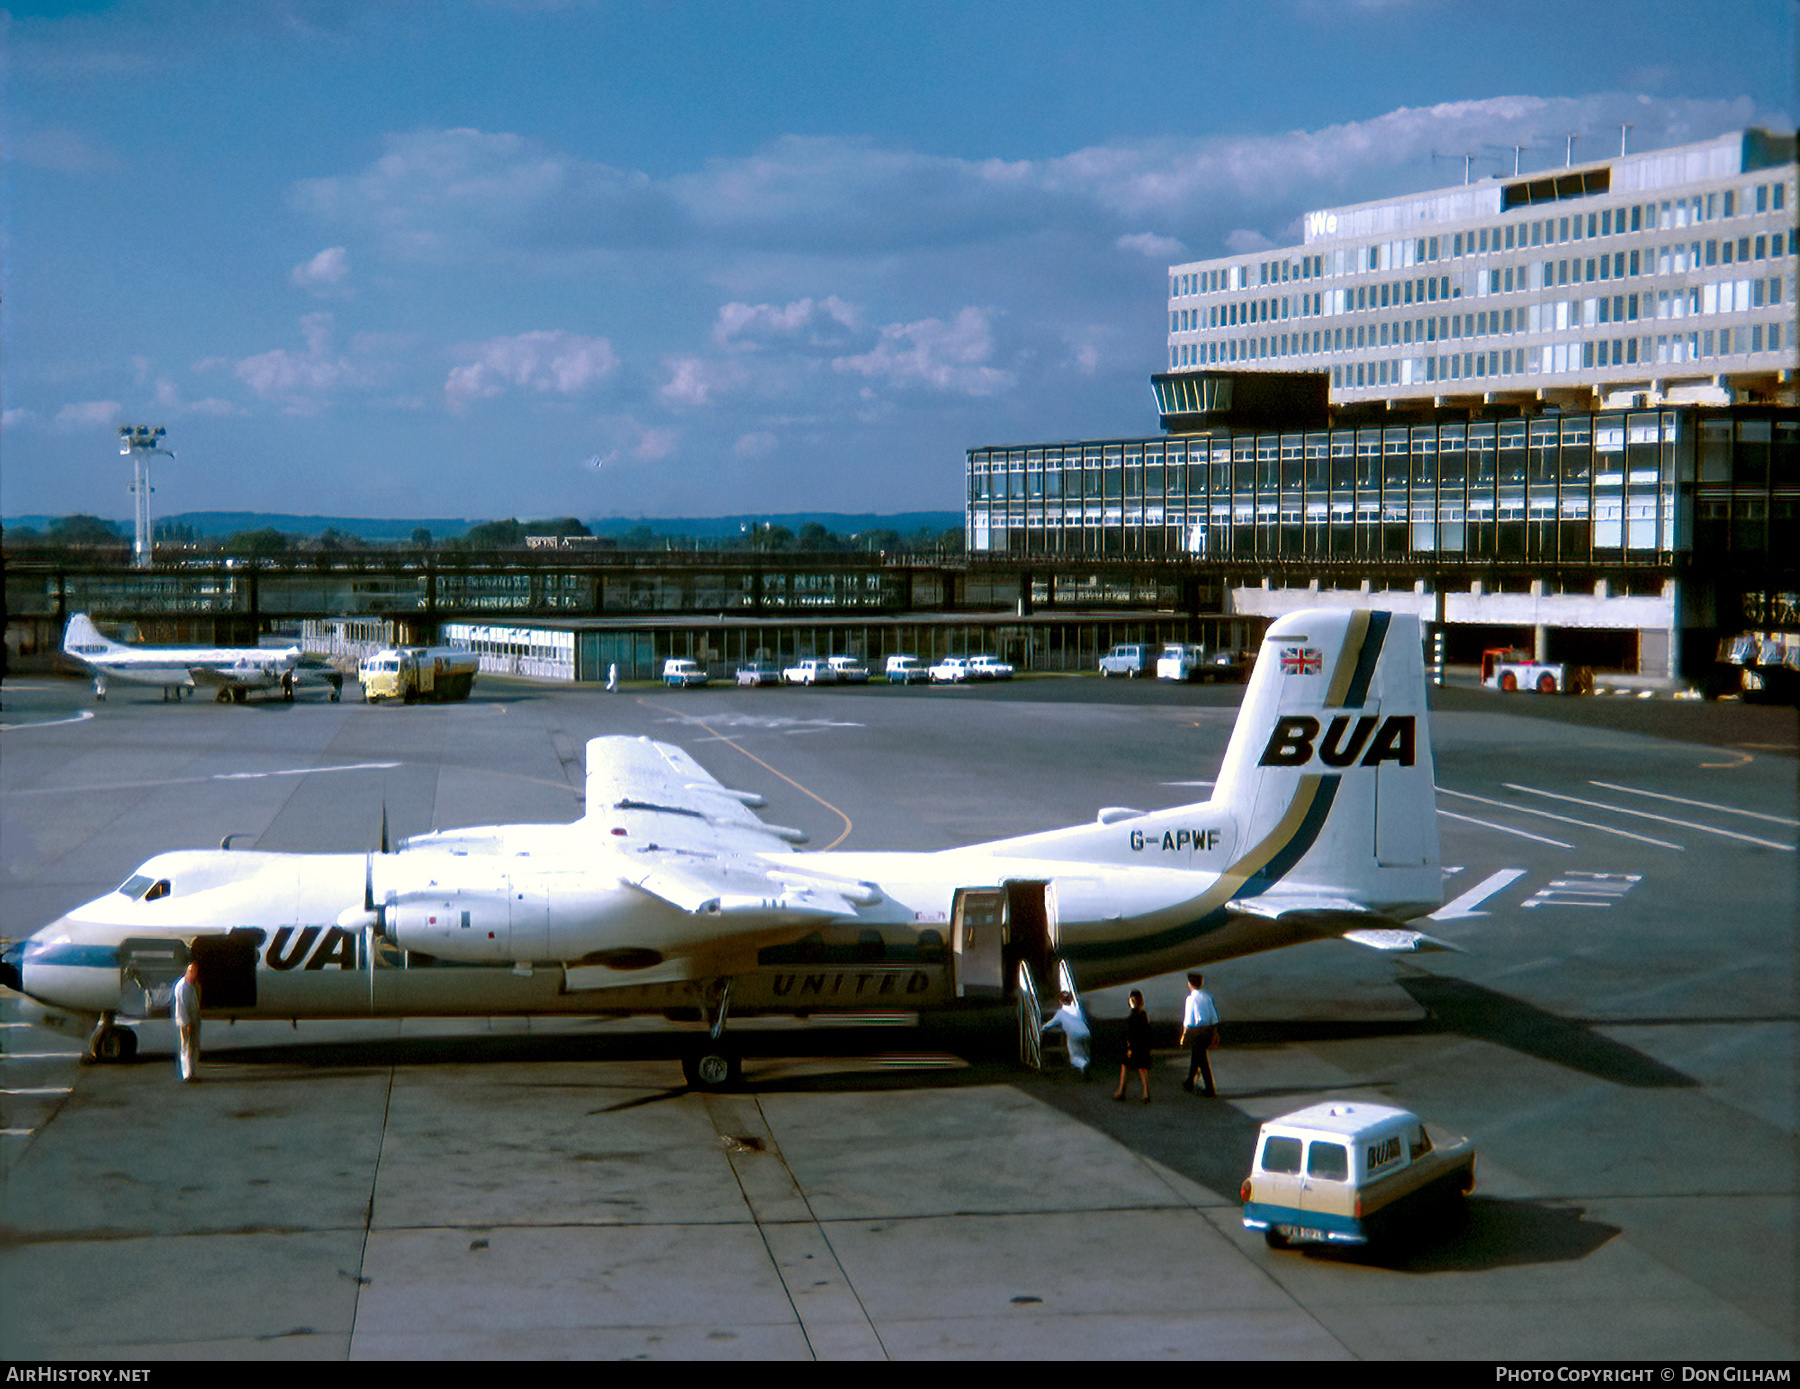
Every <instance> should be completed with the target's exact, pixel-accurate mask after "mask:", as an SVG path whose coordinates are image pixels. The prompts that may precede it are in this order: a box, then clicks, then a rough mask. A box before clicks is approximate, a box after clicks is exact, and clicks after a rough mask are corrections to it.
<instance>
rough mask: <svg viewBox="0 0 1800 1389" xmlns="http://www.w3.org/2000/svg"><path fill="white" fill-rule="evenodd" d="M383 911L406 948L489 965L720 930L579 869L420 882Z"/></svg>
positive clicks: (630, 947)
mask: <svg viewBox="0 0 1800 1389" xmlns="http://www.w3.org/2000/svg"><path fill="white" fill-rule="evenodd" d="M385 916H386V927H385V934H386V935H387V936H388V938H389V939H390V940H392V941H393V942H394V943H395V944H396V945H398V946H399V947H400V948H401V949H403V950H416V951H419V952H421V953H423V954H426V955H436V956H438V957H440V958H441V959H445V960H458V961H462V962H463V963H466V964H489V965H492V964H514V963H516V962H518V961H521V960H537V961H545V960H560V961H564V962H567V961H570V960H580V959H584V958H587V957H589V956H592V955H594V954H595V953H596V952H602V953H604V952H619V951H626V952H633V951H653V952H656V953H657V954H659V955H660V954H662V953H666V952H669V951H671V950H673V949H679V948H681V947H682V946H683V945H685V944H687V943H688V942H689V940H690V938H704V937H706V936H709V935H711V934H714V933H715V932H716V930H717V926H716V925H715V924H714V923H713V921H711V920H703V919H698V918H692V917H689V916H688V914H687V913H685V912H682V911H679V910H677V909H675V908H673V907H671V906H669V905H668V904H667V903H665V902H661V901H658V900H657V899H655V898H653V897H650V896H648V895H646V894H645V893H642V892H639V891H637V890H636V889H632V888H626V887H623V886H620V885H618V884H616V883H615V884H608V885H607V886H605V887H601V886H598V885H597V884H595V883H594V882H593V881H592V880H586V881H584V880H583V879H582V876H581V875H578V874H552V875H544V876H538V875H520V876H518V877H513V878H502V879H501V880H500V881H499V882H495V881H493V880H492V879H491V878H490V879H489V881H488V882H487V883H485V884H481V885H479V886H472V887H452V886H450V885H448V884H437V885H433V886H431V887H428V888H422V889H421V888H415V889H412V890H410V891H407V892H401V893H397V894H395V895H394V896H392V897H390V898H389V899H388V902H387V906H386V911H385Z"/></svg>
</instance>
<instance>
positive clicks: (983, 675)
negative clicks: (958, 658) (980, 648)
mask: <svg viewBox="0 0 1800 1389" xmlns="http://www.w3.org/2000/svg"><path fill="white" fill-rule="evenodd" d="M1012 678H1013V668H1012V667H1011V666H1009V665H1007V663H1006V662H1005V661H1003V660H1001V659H1000V658H999V657H998V656H971V657H969V679H971V680H1011V679H1012Z"/></svg>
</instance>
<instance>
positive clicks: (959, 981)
mask: <svg viewBox="0 0 1800 1389" xmlns="http://www.w3.org/2000/svg"><path fill="white" fill-rule="evenodd" d="M950 928H951V929H950V935H951V940H952V941H953V942H954V945H953V949H954V951H955V954H956V996H957V997H958V998H994V999H998V998H1003V997H1004V996H1005V994H1006V973H1005V968H1004V963H1003V952H1002V947H1003V946H1004V945H1005V935H1006V891H1005V889H1004V888H998V887H959V888H958V889H957V890H956V901H955V903H954V905H953V906H952V907H951V909H950Z"/></svg>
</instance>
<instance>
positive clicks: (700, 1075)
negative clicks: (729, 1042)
mask: <svg viewBox="0 0 1800 1389" xmlns="http://www.w3.org/2000/svg"><path fill="white" fill-rule="evenodd" d="M681 1073H682V1075H684V1076H686V1077H687V1083H688V1089H690V1090H707V1091H718V1090H735V1089H737V1087H738V1086H739V1085H741V1084H743V1080H744V1059H743V1058H742V1057H741V1056H739V1055H738V1054H737V1052H736V1051H735V1050H733V1049H731V1048H729V1047H722V1046H719V1045H718V1044H717V1043H716V1042H709V1043H707V1044H706V1045H704V1046H702V1047H699V1048H697V1049H695V1050H692V1051H689V1052H687V1053H686V1054H685V1055H683V1056H682V1058H681Z"/></svg>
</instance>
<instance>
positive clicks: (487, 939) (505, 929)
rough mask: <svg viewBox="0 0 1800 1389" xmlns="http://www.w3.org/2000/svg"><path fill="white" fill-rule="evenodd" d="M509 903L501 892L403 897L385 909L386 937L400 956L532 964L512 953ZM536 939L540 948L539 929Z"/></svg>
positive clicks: (508, 894) (533, 955)
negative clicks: (414, 953)
mask: <svg viewBox="0 0 1800 1389" xmlns="http://www.w3.org/2000/svg"><path fill="white" fill-rule="evenodd" d="M511 897H512V893H511V892H510V891H508V890H507V889H505V888H476V889H455V890H451V891H446V892H408V893H402V894H399V895H397V896H396V897H394V898H393V899H391V900H390V901H389V903H388V906H387V912H386V915H387V925H386V935H387V936H388V938H389V939H390V940H392V941H393V942H394V944H396V945H398V946H399V947H400V948H401V949H402V950H416V951H419V952H420V953H421V954H425V955H437V956H439V957H441V958H443V959H446V960H462V961H465V962H467V963H470V964H508V963H511V962H512V961H514V960H519V959H527V960H529V959H533V958H536V957H537V952H536V951H533V950H530V949H528V950H526V952H525V953H524V954H523V955H520V954H518V953H517V952H516V951H515V950H514V948H513V921H512V903H511V901H510V898H511ZM537 935H538V940H537V941H536V942H535V944H537V945H538V946H539V947H541V946H542V944H543V941H542V935H543V932H542V930H541V929H540V930H539V931H538V933H537ZM521 943H523V942H521Z"/></svg>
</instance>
